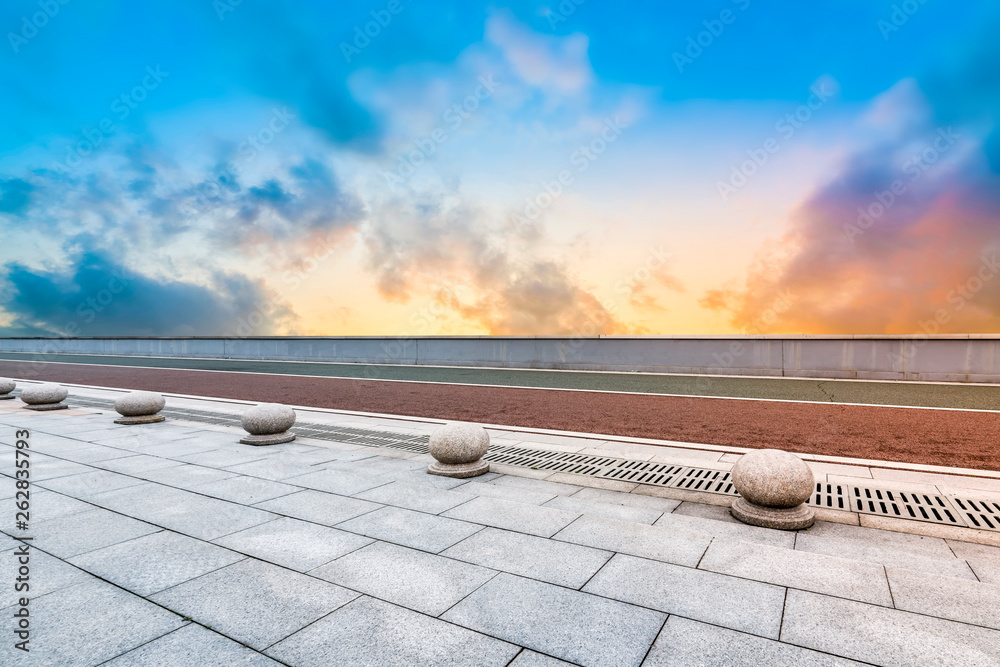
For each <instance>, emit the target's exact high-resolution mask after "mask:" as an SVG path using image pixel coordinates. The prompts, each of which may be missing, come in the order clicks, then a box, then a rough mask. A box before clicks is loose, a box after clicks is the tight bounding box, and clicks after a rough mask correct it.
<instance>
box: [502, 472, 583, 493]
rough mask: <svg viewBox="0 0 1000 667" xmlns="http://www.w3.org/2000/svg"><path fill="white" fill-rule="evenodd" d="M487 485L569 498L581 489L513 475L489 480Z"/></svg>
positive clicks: (571, 485) (570, 485)
mask: <svg viewBox="0 0 1000 667" xmlns="http://www.w3.org/2000/svg"><path fill="white" fill-rule="evenodd" d="M487 484H491V485H493V486H504V487H508V488H511V489H521V490H523V491H534V492H536V493H547V494H552V495H554V496H571V495H573V494H574V493H576V492H577V491H579V490H580V489H581V488H582V487H580V486H575V485H573V484H559V483H556V482H547V481H545V480H544V479H531V478H530V477H517V476H514V475H502V476H500V477H497V478H496V479H493V480H490V481H489V482H487Z"/></svg>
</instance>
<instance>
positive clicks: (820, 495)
mask: <svg viewBox="0 0 1000 667" xmlns="http://www.w3.org/2000/svg"><path fill="white" fill-rule="evenodd" d="M70 402H71V403H73V404H75V405H79V406H81V407H90V408H100V409H105V410H113V409H114V401H111V400H108V399H100V398H93V397H89V396H88V397H82V396H81V397H77V396H74V397H72V398H71V399H70ZM161 414H162V415H164V416H165V417H173V418H174V419H180V420H183V421H194V422H201V423H207V424H215V425H219V426H234V427H236V428H240V427H241V425H240V418H239V417H238V416H236V415H228V414H221V413H218V412H208V411H205V410H194V409H189V408H170V407H168V408H164V409H163V410H162V411H161ZM292 431H293V432H295V433H296V434H297V435H300V436H302V437H304V438H316V439H318V440H330V441H336V442H344V443H348V444H356V445H366V446H369V447H390V448H392V449H402V450H406V451H410V452H415V453H419V454H426V453H427V451H428V449H427V440H428V436H426V435H404V434H401V433H393V432H392V431H378V430H371V429H361V428H349V427H343V426H334V425H328V424H315V423H302V422H299V423H297V424H296V425H295V426H294V427H293V428H292ZM483 458H484V459H486V460H487V461H490V462H491V463H502V464H504V465H511V466H520V467H525V468H530V469H532V470H550V471H552V472H564V473H570V474H575V475H586V476H588V477H598V478H601V479H608V480H615V481H620V482H632V483H634V484H647V485H651V486H660V487H666V488H672V489H681V490H685V491H702V492H704V493H717V494H722V495H727V496H737V495H739V494H738V493H737V492H736V489H735V487H734V486H733V482H732V479H731V476H730V473H729V472H727V471H723V470H712V469H710V468H697V467H693V466H684V465H676V464H668V463H653V462H651V461H635V460H629V459H620V458H615V457H611V456H592V455H587V454H573V453H568V452H553V451H546V450H540V449H530V448H527V447H510V446H501V445H493V446H491V447H490V449H489V452H487V454H486V455H485V456H484V457H483ZM806 504H807V505H810V506H812V507H819V508H826V509H834V510H841V511H845V512H856V513H859V514H871V515H875V516H887V517H893V518H897V519H908V520H911V521H925V522H929V523H937V524H942V525H947V526H959V527H963V528H973V529H977V530H989V531H995V532H1000V498H992V499H990V498H987V497H982V496H978V497H977V495H976V494H975V492H972V493H969V494H962V495H954V494H948V495H942V494H927V493H912V492H909V491H900V490H898V489H892V488H887V487H882V486H876V485H860V484H857V485H855V484H840V483H836V484H835V483H828V482H817V483H816V489H815V491H814V493H813V494H812V496H811V497H810V498H809V500H808V501H807V503H806Z"/></svg>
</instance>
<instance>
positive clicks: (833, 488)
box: [806, 482, 851, 512]
mask: <svg viewBox="0 0 1000 667" xmlns="http://www.w3.org/2000/svg"><path fill="white" fill-rule="evenodd" d="M849 493H850V492H849V491H848V488H847V485H846V484H831V483H829V482H816V490H815V491H814V492H813V494H812V495H811V496H810V497H809V500H807V501H806V505H811V506H812V507H823V508H826V509H831V510H843V511H845V512H849V511H850V509H851V507H850V505H851V499H850V496H849Z"/></svg>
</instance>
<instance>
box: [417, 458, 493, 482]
mask: <svg viewBox="0 0 1000 667" xmlns="http://www.w3.org/2000/svg"><path fill="white" fill-rule="evenodd" d="M489 471H490V464H489V463H488V462H486V461H484V460H482V459H479V460H478V461H473V462H472V463H441V462H440V461H435V462H434V463H432V464H430V465H429V466H427V472H428V473H429V474H431V475H441V476H442V477H457V478H459V479H464V478H466V477H478V476H479V475H485V474H486V473H488V472H489Z"/></svg>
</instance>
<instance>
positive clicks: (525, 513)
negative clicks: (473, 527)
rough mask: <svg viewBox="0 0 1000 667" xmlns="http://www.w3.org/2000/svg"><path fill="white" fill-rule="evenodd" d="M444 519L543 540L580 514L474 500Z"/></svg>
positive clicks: (445, 514)
mask: <svg viewBox="0 0 1000 667" xmlns="http://www.w3.org/2000/svg"><path fill="white" fill-rule="evenodd" d="M442 516H446V517H452V518H455V519H462V520H463V521H472V522H475V523H481V524H484V525H486V526H493V527H494V528H504V529H506V530H514V531H517V532H521V533H529V534H531V535H538V536H540V537H552V536H553V535H555V534H556V533H558V532H559V531H560V530H562V529H563V528H565V527H566V526H567V525H569V524H570V523H572V521H573V520H574V519H576V518H577V517H578V516H579V513H577V512H565V511H563V510H558V509H551V508H548V507H537V506H535V505H527V504H525V503H517V502H513V501H510V500H500V499H499V498H483V497H479V498H475V499H473V500H471V501H469V502H467V503H465V504H464V505H459V506H458V507H456V508H455V509H452V510H448V511H447V512H445V513H444V514H443V515H442Z"/></svg>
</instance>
